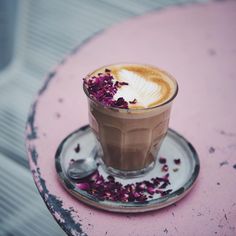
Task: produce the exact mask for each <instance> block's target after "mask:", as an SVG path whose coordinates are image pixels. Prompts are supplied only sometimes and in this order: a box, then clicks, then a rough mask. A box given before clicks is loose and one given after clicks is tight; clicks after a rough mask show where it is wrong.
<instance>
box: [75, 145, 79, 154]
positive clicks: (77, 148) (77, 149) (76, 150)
mask: <svg viewBox="0 0 236 236" xmlns="http://www.w3.org/2000/svg"><path fill="white" fill-rule="evenodd" d="M74 150H75V152H76V153H78V152H79V151H80V145H79V143H78V144H77V146H76V148H75V149H74Z"/></svg>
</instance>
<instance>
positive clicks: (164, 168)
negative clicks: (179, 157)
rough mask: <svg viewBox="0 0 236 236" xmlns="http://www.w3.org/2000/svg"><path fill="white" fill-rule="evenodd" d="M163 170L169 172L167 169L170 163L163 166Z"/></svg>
mask: <svg viewBox="0 0 236 236" xmlns="http://www.w3.org/2000/svg"><path fill="white" fill-rule="evenodd" d="M161 170H162V171H164V172H167V171H168V170H169V167H168V165H166V164H165V165H164V166H163V167H162V168H161Z"/></svg>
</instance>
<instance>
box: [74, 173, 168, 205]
mask: <svg viewBox="0 0 236 236" xmlns="http://www.w3.org/2000/svg"><path fill="white" fill-rule="evenodd" d="M169 184H170V182H169V174H168V173H167V174H166V175H165V176H163V177H156V178H152V179H151V180H150V181H147V180H145V181H143V182H137V183H134V184H127V185H122V184H121V183H120V182H117V181H116V179H115V177H113V176H111V175H108V176H107V177H106V178H104V177H103V176H102V175H100V174H99V172H98V170H96V171H95V172H94V173H93V174H91V175H90V176H88V177H85V178H83V179H81V180H79V182H78V183H77V184H76V187H77V188H78V189H80V190H83V191H86V192H88V193H89V194H91V195H93V196H94V197H96V198H97V199H99V200H101V201H104V200H109V201H120V202H140V203H142V202H145V201H147V200H148V199H149V198H152V197H153V195H154V194H160V195H161V196H166V195H167V194H169V193H170V192H171V191H172V190H170V189H169V190H165V189H166V187H167V186H168V185H169Z"/></svg>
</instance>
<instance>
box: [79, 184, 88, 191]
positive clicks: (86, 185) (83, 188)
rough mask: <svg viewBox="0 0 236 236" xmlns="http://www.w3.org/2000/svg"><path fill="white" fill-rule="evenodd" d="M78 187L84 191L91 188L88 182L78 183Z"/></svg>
mask: <svg viewBox="0 0 236 236" xmlns="http://www.w3.org/2000/svg"><path fill="white" fill-rule="evenodd" d="M76 187H77V188H79V189H81V190H84V191H87V190H89V189H90V187H89V184H88V183H78V184H76Z"/></svg>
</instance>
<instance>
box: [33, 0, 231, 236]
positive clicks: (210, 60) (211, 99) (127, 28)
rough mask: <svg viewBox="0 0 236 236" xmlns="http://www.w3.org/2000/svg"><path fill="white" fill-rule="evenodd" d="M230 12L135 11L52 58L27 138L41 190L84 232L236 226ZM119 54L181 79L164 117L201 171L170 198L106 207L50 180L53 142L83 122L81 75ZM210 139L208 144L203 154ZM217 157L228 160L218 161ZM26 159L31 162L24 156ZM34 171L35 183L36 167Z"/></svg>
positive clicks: (197, 8) (202, 7)
mask: <svg viewBox="0 0 236 236" xmlns="http://www.w3.org/2000/svg"><path fill="white" fill-rule="evenodd" d="M235 12H236V1H221V2H213V3H209V4H195V5H188V6H183V7H171V8H169V9H166V10H162V11H157V12H153V13H151V14H148V15H145V16H141V17H136V18H134V19H131V20H129V21H127V22H124V23H121V24H118V25H116V26H114V27H112V28H111V29H109V30H106V31H105V32H104V33H103V34H100V35H98V36H96V37H95V38H94V39H93V40H91V41H89V42H88V43H87V44H86V45H85V46H84V47H82V48H81V49H80V50H79V51H78V53H76V54H75V55H73V56H71V57H68V59H67V61H66V63H65V64H64V65H61V66H58V68H57V74H56V76H55V78H54V79H53V80H52V81H51V82H50V84H49V86H48V88H47V90H46V91H45V92H44V93H43V95H42V96H41V97H40V98H39V101H38V105H37V111H36V117H35V126H36V127H37V130H38V137H39V138H38V139H36V140H32V141H30V142H28V145H35V146H36V148H37V151H38V155H39V158H38V166H39V167H40V170H41V175H42V177H43V178H44V179H45V180H46V185H47V188H48V190H49V191H50V193H51V194H53V195H55V196H58V197H59V198H60V199H61V200H62V201H63V207H64V208H67V209H69V207H73V208H74V209H75V210H76V213H73V214H74V219H75V220H76V221H78V222H80V223H81V224H82V228H83V231H84V232H85V233H87V234H88V235H90V236H93V235H94V236H97V235H113V236H114V235H142V236H148V235H215V232H217V235H235V234H236V198H235V196H236V186H235V179H236V169H234V168H233V165H234V164H236V159H235V156H236V126H235V120H236V108H235V107H236V106H235V104H234V103H235V100H236V92H235V90H236V72H235V68H236V43H235V42H236V24H235V22H236V14H235ZM123 61H125V62H138V63H149V64H153V65H156V66H158V67H161V68H164V69H166V70H167V71H169V72H170V73H172V74H173V75H174V76H175V77H176V78H177V80H178V82H179V87H180V92H179V95H178V97H177V99H176V102H175V105H174V107H173V112H172V119H171V123H170V124H171V127H173V128H174V129H176V130H177V131H178V132H180V133H182V134H183V135H184V136H185V137H186V138H188V139H189V140H190V141H191V142H192V143H193V145H194V146H195V147H196V149H197V151H198V154H199V156H200V160H201V173H200V176H199V179H198V183H197V185H196V187H195V188H194V189H193V190H192V191H191V192H190V193H189V195H188V196H186V197H185V198H184V199H183V200H181V201H180V202H178V203H177V206H170V207H167V208H165V209H162V210H158V211H154V212H149V213H143V214H135V215H127V214H115V213H108V212H104V211H100V210H96V209H94V208H91V207H89V206H86V205H84V204H82V203H80V202H79V201H77V200H76V199H75V198H73V197H72V196H70V195H69V194H68V193H67V192H66V191H65V190H64V188H63V187H62V186H61V185H60V183H59V181H58V179H57V175H56V171H55V167H54V154H55V151H56V149H57V146H58V145H59V143H60V142H61V140H62V139H63V138H64V137H65V136H67V135H68V134H69V133H70V132H72V131H74V130H75V129H77V128H78V127H80V126H82V125H84V124H87V123H88V118H87V101H86V96H85V95H84V93H83V90H82V78H83V77H84V76H85V75H86V74H88V73H89V72H90V71H92V70H94V69H96V68H98V67H100V66H103V65H106V64H111V63H116V62H123ZM59 98H63V99H64V101H63V103H60V102H58V99H59ZM55 113H60V115H61V116H60V118H57V119H55ZM222 131H223V132H222ZM44 133H46V137H44V136H43V134H44ZM228 133H230V134H232V135H227V134H228ZM211 146H212V147H214V148H215V152H212V153H209V148H210V147H211ZM225 160H227V161H228V165H224V166H222V167H220V165H219V163H220V162H223V161H225ZM30 165H31V168H32V169H34V167H35V166H34V163H33V162H32V161H30ZM34 178H35V179H36V183H37V176H34ZM217 182H219V183H220V185H218V184H217ZM37 185H38V188H39V189H40V186H39V185H40V184H39V183H37ZM225 215H226V217H225ZM56 217H57V218H58V216H56ZM167 230H168V234H167ZM74 235H76V233H74Z"/></svg>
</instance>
